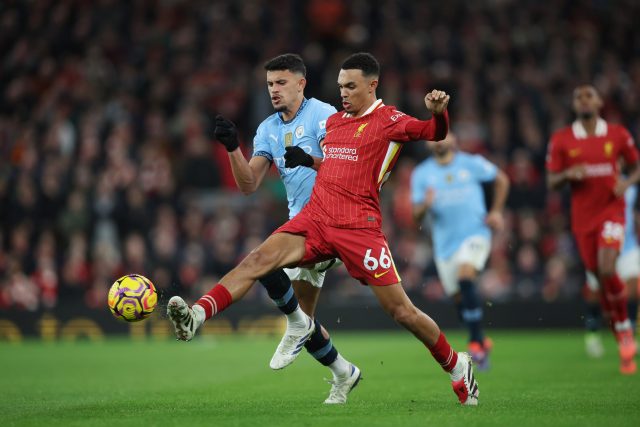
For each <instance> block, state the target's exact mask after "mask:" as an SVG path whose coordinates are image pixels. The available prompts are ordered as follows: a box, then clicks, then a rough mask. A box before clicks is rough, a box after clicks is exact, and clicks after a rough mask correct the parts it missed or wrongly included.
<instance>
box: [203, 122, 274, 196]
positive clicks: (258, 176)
mask: <svg viewBox="0 0 640 427" xmlns="http://www.w3.org/2000/svg"><path fill="white" fill-rule="evenodd" d="M213 133H214V135H215V137H216V139H217V140H218V142H220V143H221V144H222V145H224V147H225V148H226V149H227V152H228V154H229V161H230V162H231V172H232V173H233V178H234V180H235V181H236V185H237V186H238V188H239V189H240V191H242V192H243V193H244V194H246V195H249V194H251V193H253V192H255V191H256V190H257V189H258V187H260V184H261V183H262V180H263V179H264V176H265V175H266V173H267V171H268V170H269V166H270V165H271V163H270V161H269V160H268V159H267V158H266V157H262V156H255V157H253V158H252V159H251V160H250V161H247V159H245V157H244V154H243V153H242V150H241V149H240V145H239V144H238V130H237V128H236V125H235V124H234V123H233V122H232V121H231V120H228V119H225V118H224V117H222V116H221V115H217V116H216V128H215V130H214V131H213Z"/></svg>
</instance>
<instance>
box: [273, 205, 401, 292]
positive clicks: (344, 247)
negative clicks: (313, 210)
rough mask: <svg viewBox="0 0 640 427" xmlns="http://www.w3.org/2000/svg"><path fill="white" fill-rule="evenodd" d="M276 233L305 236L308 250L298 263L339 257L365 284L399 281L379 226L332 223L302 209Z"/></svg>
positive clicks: (302, 263)
mask: <svg viewBox="0 0 640 427" xmlns="http://www.w3.org/2000/svg"><path fill="white" fill-rule="evenodd" d="M273 233H274V234H275V233H290V234H296V235H300V236H304V237H305V254H304V257H303V258H302V260H301V261H300V263H299V264H298V265H307V264H313V263H316V262H319V261H324V260H327V259H331V258H336V257H338V258H340V259H341V260H342V262H343V263H344V266H345V267H347V271H348V272H349V274H350V275H351V277H353V278H354V279H357V280H359V281H360V283H362V284H363V285H374V286H387V285H393V284H395V283H400V276H399V275H398V271H397V270H396V266H395V264H394V263H393V258H392V257H391V252H390V251H389V245H388V244H387V239H386V238H385V237H384V235H383V234H382V231H381V230H380V229H377V228H338V227H332V226H330V225H325V224H322V223H319V222H316V221H314V220H312V219H311V218H309V217H308V216H306V215H305V213H304V211H302V212H301V213H299V214H298V215H296V216H295V217H293V218H292V219H290V220H289V221H288V222H286V223H285V224H284V225H283V226H282V227H280V228H278V229H277V230H276V231H274V232H273Z"/></svg>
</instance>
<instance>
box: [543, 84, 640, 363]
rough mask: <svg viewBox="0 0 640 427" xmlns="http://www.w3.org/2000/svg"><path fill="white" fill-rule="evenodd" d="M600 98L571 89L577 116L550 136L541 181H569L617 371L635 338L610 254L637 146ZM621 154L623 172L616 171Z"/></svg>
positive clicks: (581, 246) (633, 178)
mask: <svg viewBox="0 0 640 427" xmlns="http://www.w3.org/2000/svg"><path fill="white" fill-rule="evenodd" d="M601 107H602V100H601V98H600V96H599V95H598V92H597V91H596V90H595V88H594V87H593V86H591V85H583V86H579V87H577V88H576V89H575V91H574V94H573V108H574V111H575V113H576V115H577V117H578V119H577V120H576V121H575V122H574V123H573V124H572V125H571V126H570V127H567V128H564V129H561V130H559V131H557V132H555V133H554V134H553V135H552V137H551V142H550V143H549V148H548V155H547V171H548V175H547V183H548V186H549V188H558V187H560V186H562V185H563V184H564V183H565V182H569V183H570V185H571V228H572V231H573V234H574V236H575V238H576V242H577V244H578V250H579V251H580V256H581V258H582V261H583V263H584V265H585V268H586V270H587V271H588V272H590V273H592V274H593V275H595V277H597V279H598V282H599V284H600V289H601V304H602V306H603V310H604V311H605V312H608V313H610V318H611V321H612V327H613V331H614V333H615V335H616V339H617V341H618V348H619V353H620V361H621V365H620V371H621V372H622V373H625V374H632V373H634V372H635V371H636V363H635V360H634V357H635V354H636V344H635V341H634V339H633V332H632V328H631V322H630V321H629V318H628V315H627V297H626V292H625V284H624V282H622V280H621V279H620V278H619V277H618V274H617V273H616V259H617V257H618V254H619V252H620V249H621V247H622V243H623V239H624V224H625V217H624V207H625V201H624V192H625V191H626V189H627V188H628V187H629V186H630V185H634V184H636V183H637V182H638V180H640V168H639V167H638V151H637V150H636V147H635V145H634V142H633V138H632V137H631V135H630V134H629V132H628V131H627V130H626V129H625V128H624V127H622V126H620V125H616V124H612V123H607V122H606V121H604V120H603V119H602V118H600V116H599V111H600V108H601ZM621 159H622V160H624V163H625V165H626V167H627V176H628V178H626V179H625V178H623V177H622V176H621V175H620V170H619V169H620V166H619V161H620V160H621Z"/></svg>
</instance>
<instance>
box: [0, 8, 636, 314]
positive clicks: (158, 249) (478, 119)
mask: <svg viewBox="0 0 640 427" xmlns="http://www.w3.org/2000/svg"><path fill="white" fill-rule="evenodd" d="M639 19H640V2H637V1H633V0H627V1H625V0H619V1H616V2H607V1H600V0H591V1H570V0H558V1H552V2H539V1H535V0H521V1H516V0H512V1H511V0H492V1H489V0H482V1H477V2H468V1H463V0H448V1H446V2H432V1H391V0H390V1H363V0H362V1H343V0H308V1H294V0H289V1H286V0H280V1H266V0H255V1H232V0H217V1H204V0H195V1H194V0H189V1H187V0H164V1H163V0H157V1H154V0H148V1H144V0H142V1H117V0H97V1H92V2H85V1H74V0H58V1H46V0H43V1H10V0H9V1H3V2H2V4H1V5H0V34H2V36H1V37H0V52H2V68H1V72H0V75H1V78H0V221H1V224H2V227H1V228H0V319H2V318H3V317H11V318H16V316H18V318H19V313H20V312H34V313H43V312H49V311H50V312H52V313H55V312H56V310H57V309H60V307H63V306H64V307H74V305H75V307H79V309H80V308H81V311H82V312H85V311H87V310H89V311H90V310H91V309H93V310H99V311H102V312H104V310H105V309H106V308H105V306H106V303H105V300H106V292H107V290H108V288H109V286H110V284H111V283H112V282H113V281H114V279H115V278H117V277H119V276H120V275H122V274H124V273H128V272H136V273H140V274H144V275H146V276H148V277H149V278H151V280H152V281H153V282H154V283H155V284H156V285H157V286H158V288H159V289H160V290H161V291H163V292H164V294H163V295H164V297H166V296H168V295H172V294H175V293H183V294H187V295H191V296H196V295H200V294H201V293H202V291H203V290H205V289H208V288H209V287H210V286H211V285H212V284H214V283H215V282H216V280H217V278H219V277H221V276H222V275H223V274H224V273H225V272H226V271H228V270H229V269H230V268H231V267H232V266H233V265H235V263H236V262H237V261H238V260H239V259H241V258H242V256H243V255H244V254H246V253H247V252H248V251H249V250H251V249H252V248H254V247H255V246H256V245H257V244H258V243H259V242H261V241H262V240H263V239H264V238H265V237H266V236H267V235H268V234H269V233H270V232H271V231H272V230H273V229H274V228H275V227H276V226H278V225H279V224H281V223H282V222H284V221H285V219H286V216H287V214H286V199H285V197H284V192H283V188H282V186H281V184H280V183H279V181H278V177H277V176H276V175H275V173H273V174H272V175H271V176H270V178H269V181H268V182H266V183H265V185H264V187H263V189H262V190H261V191H260V192H259V193H258V194H256V195H254V196H251V197H245V196H243V195H242V194H241V193H239V192H237V191H236V190H235V185H234V182H233V178H232V176H231V175H230V169H229V166H228V160H227V155H226V152H225V150H224V148H222V147H221V146H219V144H217V143H215V142H212V141H211V137H210V131H211V119H212V117H213V116H214V115H215V114H216V113H222V114H224V115H226V116H227V117H229V118H231V119H232V120H233V121H235V122H236V123H237V124H238V126H239V127H240V129H241V134H242V135H241V136H242V139H243V141H244V147H245V149H246V152H247V153H250V151H251V138H252V135H253V132H254V131H255V129H256V127H257V125H258V123H259V122H260V121H261V120H262V119H263V118H265V117H266V116H267V115H268V114H271V112H272V111H271V105H270V102H269V99H268V97H267V92H266V85H265V83H264V77H265V76H264V71H263V69H262V63H263V62H264V61H265V60H266V59H269V58H270V57H272V56H275V55H277V54H280V53H284V52H297V53H300V54H301V55H302V56H303V58H304V59H305V61H306V63H307V67H308V86H307V92H306V93H307V95H308V96H310V97H311V96H312V97H316V98H319V99H322V100H324V101H327V102H330V103H333V104H334V105H337V104H338V101H339V98H338V90H337V87H336V83H335V81H336V77H337V72H338V69H339V64H340V62H341V60H342V59H343V58H345V57H346V56H347V55H348V54H350V53H352V52H354V51H361V50H366V51H371V52H372V53H374V54H375V55H376V56H377V57H378V59H379V60H380V62H381V64H382V67H383V70H382V78H381V87H380V91H379V94H378V95H379V96H380V97H382V98H383V99H384V100H385V102H386V103H387V104H395V105H396V106H398V107H399V108H400V109H402V110H404V111H406V112H407V113H410V114H412V115H415V116H417V117H420V118H426V114H427V113H426V111H425V108H424V104H423V97H424V95H425V93H426V91H427V90H428V89H432V88H440V89H444V90H446V91H448V92H449V93H451V94H452V103H451V105H450V112H451V116H452V125H453V130H454V131H455V132H456V133H457V135H458V139H459V142H460V146H461V148H462V149H464V150H467V151H471V152H477V153H482V154H484V155H486V156H487V157H489V158H490V159H491V160H492V161H494V162H495V163H497V164H498V165H500V166H501V167H502V168H503V169H504V170H506V171H507V172H508V174H509V175H510V177H511V180H512V192H511V195H510V197H509V201H508V211H507V224H508V226H507V229H506V231H505V232H503V233H501V234H499V235H496V236H495V238H494V246H493V251H492V256H491V259H490V262H489V264H488V268H487V269H486V271H485V272H484V273H483V275H482V279H481V288H482V292H483V295H484V297H485V298H486V300H487V301H488V302H489V303H490V304H492V305H501V304H502V305H504V304H515V305H514V306H517V307H523V304H524V306H526V304H527V303H531V307H532V310H534V308H533V307H537V308H535V310H543V309H544V307H545V303H549V304H551V305H553V304H554V303H555V304H561V305H566V304H567V303H570V304H573V305H574V306H575V310H574V312H573V313H570V316H572V319H573V320H571V321H570V322H569V323H570V324H574V323H576V319H578V317H579V316H580V309H579V306H578V302H579V301H580V289H581V286H582V282H583V272H582V268H581V265H580V264H579V261H578V256H577V253H576V249H575V246H574V243H573V240H572V238H571V235H570V233H569V229H568V215H567V213H568V211H567V203H566V197H565V196H563V195H562V194H546V190H545V187H544V155H545V148H546V141H547V138H548V136H549V135H550V133H551V132H552V131H553V130H555V129H557V128H558V127H561V126H564V125H566V124H568V123H569V122H570V121H572V114H571V109H570V97H571V91H572V89H573V87H574V86H575V85H576V84H578V83H581V82H593V83H594V84H595V85H596V87H597V88H598V89H599V90H600V91H601V93H602V95H603V97H604V99H605V108H604V111H603V113H604V116H605V117H606V118H607V119H608V120H611V121H616V122H621V123H623V124H624V125H625V126H627V127H628V128H629V129H630V130H631V132H632V133H633V134H634V136H635V137H636V138H637V137H638V136H640V120H639V117H640V114H639V113H640V111H639V109H640V32H639V31H637V22H638V21H639ZM426 155H427V152H426V148H425V144H423V143H413V144H408V145H407V146H406V147H405V149H404V153H403V156H402V158H401V161H400V162H399V163H398V165H397V167H396V170H395V172H394V175H393V176H392V179H391V181H390V182H389V183H388V184H387V185H386V187H385V188H384V190H383V194H382V204H383V209H384V211H385V213H384V216H385V219H386V220H385V224H384V227H385V232H386V233H387V236H388V238H389V241H390V243H391V245H392V251H393V254H394V258H395V260H396V262H397V264H398V267H399V268H400V271H401V276H402V278H403V282H404V285H405V287H406V288H407V290H408V292H409V293H410V295H411V296H412V297H413V298H415V299H416V300H417V301H419V302H420V303H422V304H425V305H426V306H435V305H437V304H439V303H440V302H441V301H443V298H444V296H443V293H442V290H441V287H440V284H439V282H438V280H437V277H436V276H435V269H434V266H433V262H432V257H431V250H430V246H429V241H428V236H427V235H425V234H423V233H422V232H421V231H419V230H418V228H417V227H416V226H415V225H414V224H413V222H412V220H411V209H410V202H409V189H408V188H409V184H408V182H409V175H410V172H411V170H412V168H413V166H414V165H415V164H416V163H417V162H418V161H420V160H422V159H423V158H425V157H426ZM272 172H273V171H272ZM248 300H249V301H245V302H244V303H243V304H244V305H248V306H251V304H253V305H254V306H256V305H260V306H265V307H268V305H269V304H270V302H269V301H268V299H267V298H266V295H265V293H264V292H263V291H262V289H260V287H259V286H256V287H254V289H253V290H252V292H251V294H250V295H249V296H248ZM250 301H253V302H250ZM371 303H373V300H372V297H371V295H370V292H368V290H367V289H365V288H364V287H362V286H360V285H359V284H357V283H356V282H355V281H354V280H352V279H350V278H349V277H348V275H347V274H346V271H345V270H344V269H340V270H336V271H332V272H331V274H330V275H329V277H328V279H327V281H326V284H325V289H324V291H323V296H322V302H321V306H323V307H326V309H327V310H333V311H332V313H333V312H334V311H335V310H339V309H340V307H348V306H355V307H357V306H365V305H367V304H371ZM549 307H550V305H549ZM71 310H72V309H71ZM549 310H552V309H551V308H549ZM489 316H491V315H490V314H489Z"/></svg>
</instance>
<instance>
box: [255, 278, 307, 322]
mask: <svg viewBox="0 0 640 427" xmlns="http://www.w3.org/2000/svg"><path fill="white" fill-rule="evenodd" d="M260 283H262V286H264V288H265V289H266V290H267V293H268V294H269V298H271V299H272V300H273V302H274V303H275V304H276V305H277V306H278V308H279V309H280V311H282V312H283V313H284V314H290V313H293V312H294V311H295V309H296V308H298V298H296V295H295V294H294V293H293V287H292V286H291V280H290V279H289V276H287V273H285V272H284V270H282V269H280V270H276V271H274V272H273V273H271V274H268V275H266V276H264V277H262V278H261V279H260Z"/></svg>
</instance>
